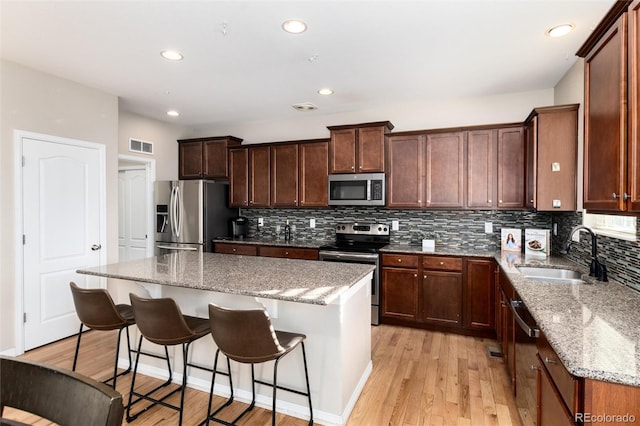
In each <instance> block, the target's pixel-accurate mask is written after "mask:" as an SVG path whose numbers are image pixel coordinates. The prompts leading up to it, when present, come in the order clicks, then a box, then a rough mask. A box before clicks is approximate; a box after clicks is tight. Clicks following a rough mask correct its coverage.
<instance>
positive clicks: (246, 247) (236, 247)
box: [215, 243, 258, 256]
mask: <svg viewBox="0 0 640 426" xmlns="http://www.w3.org/2000/svg"><path fill="white" fill-rule="evenodd" d="M215 251H216V253H226V254H242V255H245V256H257V255H258V247H256V246H252V245H250V244H227V243H216V250H215Z"/></svg>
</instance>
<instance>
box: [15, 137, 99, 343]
mask: <svg viewBox="0 0 640 426" xmlns="http://www.w3.org/2000/svg"><path fill="white" fill-rule="evenodd" d="M14 135H15V136H14V141H15V145H16V149H15V152H16V190H15V195H16V233H17V235H16V245H17V246H18V249H17V250H16V256H17V262H16V292H15V294H16V337H17V339H16V340H17V342H16V343H17V351H18V353H22V352H23V351H24V350H29V349H32V348H35V347H38V346H41V345H44V344H47V343H50V342H52V341H55V340H58V339H61V338H64V337H67V336H70V335H72V334H74V333H76V332H77V329H78V326H79V321H78V318H77V316H76V313H75V307H74V305H73V300H72V297H71V291H70V290H69V281H75V282H77V283H78V284H79V285H83V286H85V287H86V286H87V283H88V281H89V278H88V277H84V276H80V275H78V274H76V272H75V270H76V269H79V268H85V267H91V266H99V265H101V264H104V263H106V246H105V247H103V246H104V245H105V243H106V173H105V164H106V161H105V146H104V145H103V144H97V143H92V142H86V141H79V140H74V139H68V138H61V137H56V136H50V135H43V134H37V133H32V132H24V131H16V132H15V133H14ZM91 282H92V284H93V285H96V284H95V283H96V280H92V281H91Z"/></svg>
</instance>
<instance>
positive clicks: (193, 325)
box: [127, 294, 211, 425]
mask: <svg viewBox="0 0 640 426" xmlns="http://www.w3.org/2000/svg"><path fill="white" fill-rule="evenodd" d="M129 297H130V298H131V306H132V307H133V314H134V316H135V319H136V324H137V325H138V329H139V330H140V334H141V336H140V341H139V342H138V351H137V355H136V362H135V367H134V368H133V377H132V379H131V392H130V393H129V404H128V405H127V421H128V422H131V421H133V420H135V419H136V418H137V417H138V416H139V415H140V414H142V413H144V412H145V411H147V410H149V409H150V408H152V407H154V406H155V405H158V404H160V405H162V406H164V407H168V408H171V409H174V410H177V411H178V412H179V413H180V417H179V422H178V423H179V424H180V425H181V424H182V409H183V406H184V391H185V388H186V385H187V367H196V368H200V369H203V370H207V371H211V369H209V368H203V367H200V366H198V365H195V364H192V363H190V362H188V359H189V346H190V345H191V343H193V342H194V341H195V340H197V339H199V338H201V337H203V336H206V335H207V334H209V332H210V330H209V321H208V320H207V319H206V318H197V317H192V316H188V315H183V314H182V312H180V308H179V307H178V305H176V302H175V301H174V300H173V299H171V298H157V299H145V298H142V297H138V296H136V295H135V294H129ZM143 338H144V339H147V340H148V341H150V342H152V343H155V344H158V345H162V346H164V352H165V356H164V357H161V356H158V355H156V354H153V353H148V352H142V340H143ZM175 345H182V360H183V364H182V373H183V374H182V385H181V386H180V387H178V388H177V389H174V390H173V391H171V392H169V393H168V394H166V395H164V396H163V397H161V398H159V399H157V398H153V397H151V395H153V394H155V393H156V392H157V391H159V390H160V389H162V388H164V387H166V386H168V385H169V384H170V383H171V382H172V370H171V361H170V360H169V351H168V349H167V347H168V346H175ZM140 355H146V356H151V357H153V358H160V359H166V361H167V368H168V369H169V378H168V379H167V381H166V382H165V383H163V384H161V385H159V386H157V387H155V388H154V389H152V390H151V391H149V392H147V393H146V394H141V393H138V392H135V381H136V372H137V370H138V362H139V360H140ZM178 391H179V392H180V405H179V406H175V405H171V404H168V403H166V402H165V400H166V399H167V398H168V397H169V396H171V395H173V394H174V393H176V392H178ZM134 396H136V397H138V398H137V399H136V400H133V397H134ZM142 400H147V401H150V402H152V404H151V405H149V406H147V407H146V408H144V409H143V410H142V411H139V412H138V413H136V414H134V415H131V407H132V406H133V405H135V404H137V403H138V402H140V401H142Z"/></svg>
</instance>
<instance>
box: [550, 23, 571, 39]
mask: <svg viewBox="0 0 640 426" xmlns="http://www.w3.org/2000/svg"><path fill="white" fill-rule="evenodd" d="M574 28H575V27H574V25H573V24H562V25H557V26H555V27H553V28H550V29H548V30H547V33H546V34H547V35H548V36H549V37H562V36H565V35H567V34H569V33H570V32H571V31H572V30H573V29H574Z"/></svg>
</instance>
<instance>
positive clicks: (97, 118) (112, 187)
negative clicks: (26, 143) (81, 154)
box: [0, 60, 118, 352]
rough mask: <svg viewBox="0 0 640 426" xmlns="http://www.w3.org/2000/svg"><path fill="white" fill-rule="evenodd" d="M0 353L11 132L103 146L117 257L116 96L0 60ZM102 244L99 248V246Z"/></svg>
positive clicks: (9, 312)
mask: <svg viewBox="0 0 640 426" xmlns="http://www.w3.org/2000/svg"><path fill="white" fill-rule="evenodd" d="M0 87H1V89H2V92H1V93H0V108H1V118H2V120H1V123H0V187H1V189H2V191H1V194H2V195H1V197H2V198H1V205H2V208H1V209H0V210H2V216H1V217H0V304H1V306H2V309H0V330H1V332H0V352H1V351H5V350H8V349H13V348H15V325H16V324H15V321H14V319H15V309H14V299H15V295H14V287H15V274H14V271H15V262H16V253H15V239H14V234H15V226H14V221H15V218H14V208H15V200H14V195H13V193H14V173H15V170H14V155H15V154H14V139H13V137H14V135H13V132H14V130H16V129H18V130H25V131H30V132H36V133H43V134H48V135H54V136H61V137H67V138H72V139H78V140H84V141H89V142H96V143H101V144H104V145H105V146H106V169H107V177H106V179H107V182H106V183H107V236H106V238H107V241H106V247H107V250H108V251H107V260H108V261H115V260H116V259H117V256H118V223H117V222H118V196H117V195H118V193H117V191H118V180H117V179H118V174H117V164H118V98H117V97H116V96H115V95H111V94H107V93H103V92H100V91H98V90H95V89H92V88H89V87H86V86H82V85H80V84H77V83H74V82H72V81H69V80H65V79H61V78H58V77H55V76H52V75H49V74H44V73H42V72H39V71H36V70H33V69H31V68H27V67H24V66H22V65H18V64H16V63H13V62H9V61H5V60H2V61H0ZM103 245H105V244H104V243H103Z"/></svg>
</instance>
